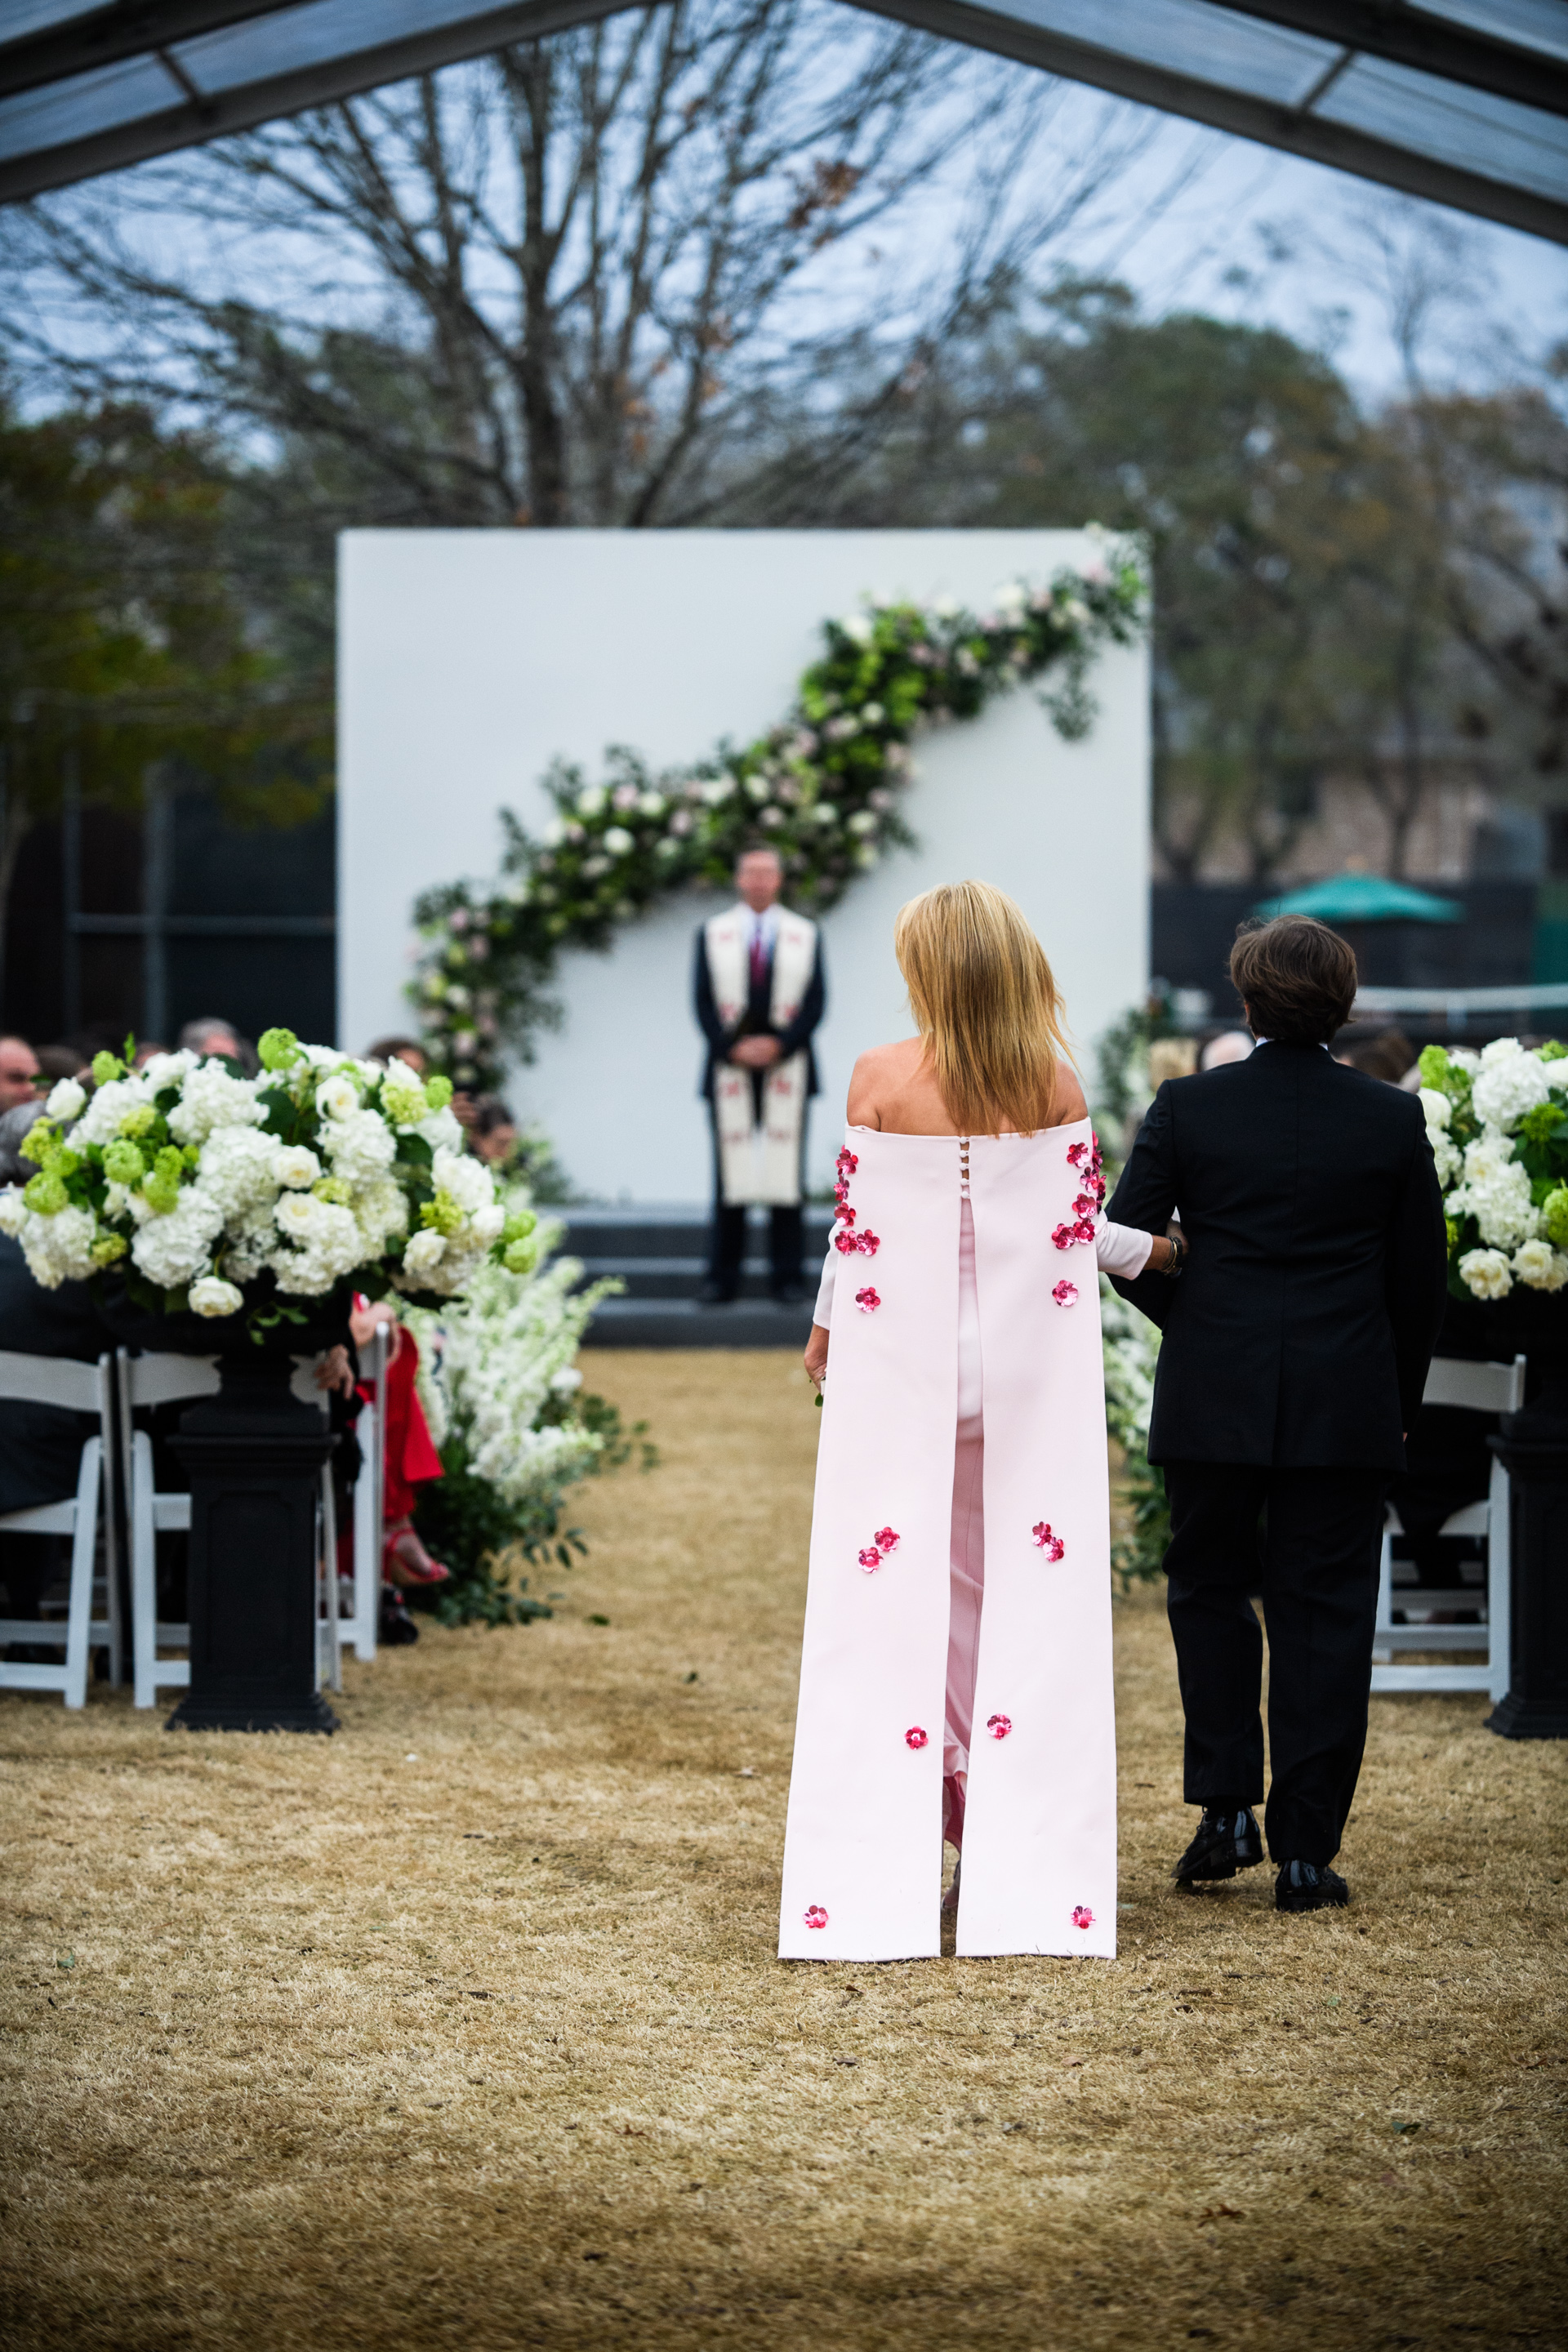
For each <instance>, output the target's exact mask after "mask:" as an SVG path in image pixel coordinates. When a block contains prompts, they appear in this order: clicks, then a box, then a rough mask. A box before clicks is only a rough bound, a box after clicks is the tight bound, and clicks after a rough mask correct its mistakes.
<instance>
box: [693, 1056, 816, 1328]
mask: <svg viewBox="0 0 1568 2352" xmlns="http://www.w3.org/2000/svg"><path fill="white" fill-rule="evenodd" d="M756 1092H757V1095H758V1097H761V1094H762V1087H761V1084H760V1083H758V1084H757V1085H756ZM709 1113H710V1120H711V1125H712V1129H713V1227H712V1236H711V1240H710V1246H709V1254H708V1278H709V1280H710V1282H712V1283H713V1284H714V1285H715V1286H717V1287H718V1288H719V1289H720V1290H721V1291H722V1292H723V1293H724V1295H725V1297H728V1298H733V1297H735V1296H736V1294H737V1292H738V1291H739V1290H740V1287H741V1269H742V1265H743V1263H744V1260H745V1255H746V1211H745V1210H744V1209H743V1208H731V1206H730V1204H729V1203H728V1202H726V1200H725V1198H724V1177H723V1171H722V1168H721V1162H720V1153H719V1121H718V1118H717V1115H716V1114H715V1113H714V1110H713V1105H712V1103H711V1102H710V1104H709ZM758 1116H759V1118H760V1117H761V1105H760V1100H759V1106H758ZM800 1150H801V1160H802V1163H803V1165H804V1162H805V1120H804V1119H803V1120H802V1121H801V1136H800ZM769 1214H770V1217H771V1219H772V1230H771V1233H770V1235H769V1240H770V1244H771V1251H770V1265H769V1269H768V1272H769V1279H770V1281H771V1283H772V1286H773V1290H774V1291H775V1292H777V1291H780V1290H795V1289H798V1288H799V1286H800V1281H801V1253H802V1251H803V1249H804V1248H805V1216H804V1212H803V1211H802V1209H801V1207H800V1205H799V1203H798V1202H797V1203H796V1204H795V1207H794V1208H782V1209H773V1210H771V1211H770V1212H769Z"/></svg>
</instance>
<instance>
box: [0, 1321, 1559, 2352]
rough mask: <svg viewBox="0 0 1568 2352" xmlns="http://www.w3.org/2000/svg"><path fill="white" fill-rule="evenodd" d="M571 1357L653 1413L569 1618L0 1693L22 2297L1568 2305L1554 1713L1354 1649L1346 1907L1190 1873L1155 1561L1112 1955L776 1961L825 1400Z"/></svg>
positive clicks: (652, 2327) (113, 2326)
mask: <svg viewBox="0 0 1568 2352" xmlns="http://www.w3.org/2000/svg"><path fill="white" fill-rule="evenodd" d="M593 1377H594V1379H595V1383H596V1384H597V1385H599V1386H601V1387H603V1388H604V1389H605V1390H607V1391H609V1393H610V1394H612V1395H614V1396H616V1398H618V1399H619V1400H620V1401H621V1402H623V1403H624V1404H625V1405H626V1407H627V1408H628V1409H629V1410H631V1411H632V1412H636V1413H637V1414H642V1413H647V1415H649V1417H650V1418H651V1419H652V1420H653V1422H654V1423H655V1427H656V1431H657V1434H658V1438H659V1441H660V1443H661V1444H662V1445H663V1447H664V1449H665V1455H666V1466H665V1467H664V1468H663V1469H662V1470H660V1471H659V1472H658V1473H657V1474H655V1475H653V1476H652V1477H649V1478H646V1479H645V1478H637V1477H633V1476H625V1477H622V1478H621V1479H619V1480H617V1481H615V1482H606V1483H605V1485H604V1486H601V1487H598V1488H595V1489H590V1490H589V1491H588V1493H587V1494H586V1495H585V1496H584V1502H583V1509H582V1514H581V1515H582V1517H584V1520H585V1522H586V1524H587V1525H588V1527H589V1528H590V1530H591V1533H592V1536H593V1539H594V1552H593V1558H592V1560H591V1562H590V1564H589V1565H588V1566H587V1567H585V1568H584V1569H583V1570H580V1571H579V1572H578V1573H577V1575H576V1576H575V1577H574V1579H573V1580H572V1584H573V1591H572V1595H571V1599H570V1601H569V1602H568V1603H567V1604H566V1605H565V1608H564V1610H563V1614H562V1615H561V1616H560V1617H559V1618H558V1619H557V1620H556V1621H555V1622H553V1623H550V1624H541V1625H536V1626H534V1627H532V1628H531V1629H527V1630H519V1631H516V1632H510V1633H498V1634H487V1633H482V1632H471V1633H440V1632H438V1631H433V1632H427V1633H426V1636H425V1639H424V1641H423V1642H422V1643H420V1645H419V1647H418V1648H417V1649H416V1650H413V1651H405V1652H400V1653H394V1654H388V1655H384V1656H383V1657H382V1658H381V1659H380V1660H379V1661H378V1662H377V1664H375V1666H374V1668H372V1669H369V1670H364V1671H359V1670H355V1669H353V1667H351V1669H350V1683H351V1687H350V1689H349V1692H348V1694H347V1696H346V1699H345V1701H344V1703H343V1706H342V1714H343V1717H344V1723H345V1729H344V1731H343V1733H342V1736H341V1737H340V1738H337V1739H335V1740H333V1741H332V1742H331V1743H330V1744H328V1743H326V1742H321V1741H316V1740H309V1739H299V1738H234V1737H228V1738H225V1737H222V1736H212V1737H190V1736H184V1735H174V1734H167V1733H165V1732H163V1730H162V1729H161V1728H159V1727H157V1726H158V1723H159V1721H161V1717H160V1718H154V1719H153V1720H151V1721H150V1720H149V1719H147V1718H145V1717H143V1718H140V1719H139V1718H137V1717H134V1716H133V1715H132V1712H131V1710H130V1709H129V1707H128V1706H125V1705H123V1704H121V1703H120V1702H119V1701H117V1700H111V1699H110V1698H109V1697H108V1696H105V1695H104V1694H103V1693H101V1692H100V1693H98V1694H96V1695H95V1696H94V1697H93V1699H92V1703H91V1704H90V1706H89V1708H88V1710H87V1713H86V1715H85V1717H75V1718H74V1719H73V1718H71V1717H67V1716H66V1715H65V1714H64V1713H63V1711H62V1710H61V1709H60V1707H59V1706H58V1702H53V1701H47V1700H42V1699H36V1698H28V1697H19V1696H8V1697H6V1698H5V1700H4V1701H3V1702H0V1754H3V1756H4V1771H5V1790H6V1796H5V1828H6V1843H7V1846H8V1852H7V1854H6V1864H5V1878H4V1895H5V1910H6V1915H7V1931H8V1932H7V1952H8V1958H9V1962H10V1965H9V1968H8V1969H7V1972H6V1976H7V1981H6V1983H5V1990H4V1996H3V2004H0V2005H3V2010H4V2023H5V2041H4V2043H3V2045H0V2047H3V2049H4V2053H5V2082H4V2096H5V2104H6V2107H7V2110H8V2115H7V2117H6V2119H5V2124H4V2126H3V2128H4V2130H5V2147H6V2150H7V2154H6V2156H5V2186H4V2195H5V2209H6V2210H5V2229H4V2238H5V2248H6V2252H5V2280H6V2284H5V2307H6V2311H7V2314H8V2318H7V2325H6V2331H5V2340H6V2342H7V2344H8V2346H9V2347H12V2352H31V2347H40V2346H49V2347H54V2346H63V2345H66V2344H69V2345H71V2346H73V2347H100V2346H116V2347H119V2346H125V2347H137V2352H144V2347H146V2348H147V2352H151V2347H159V2352H162V2347H176V2346H180V2347H183V2346H192V2347H223V2352H230V2347H247V2352H248V2347H296V2346H298V2347H311V2352H337V2347H347V2346H367V2347H369V2346H374V2347H416V2346H417V2347H426V2346H442V2345H447V2344H450V2345H453V2346H458V2345H461V2346H465V2347H480V2352H488V2347H502V2346H511V2345H518V2346H533V2345H541V2346H551V2347H574V2346H584V2347H587V2346H598V2345H604V2344H611V2345H627V2346H633V2347H641V2346H647V2347H684V2346H745V2347H752V2346H763V2345H767V2346H772V2345H782V2346H785V2347H792V2348H793V2347H797V2346H799V2347H806V2346H810V2347H814V2352H823V2347H827V2352H837V2347H843V2352H870V2347H884V2346H887V2347H900V2352H903V2347H911V2352H912V2347H921V2352H927V2347H932V2348H933V2352H943V2347H959V2346H964V2347H970V2346H979V2347H986V2352H994V2347H1003V2348H1004V2352H1011V2347H1019V2352H1024V2347H1028V2352H1041V2347H1050V2352H1055V2347H1058V2346H1061V2347H1067V2346H1071V2347H1090V2352H1093V2347H1124V2346H1136V2347H1164V2346H1167V2345H1170V2346H1176V2345H1180V2346H1185V2345H1186V2344H1187V2343H1188V2342H1189V2341H1190V2340H1193V2339H1196V2340H1199V2341H1206V2342H1208V2343H1211V2344H1214V2345H1216V2346H1253V2345H1257V2346H1264V2345H1268V2347H1309V2346H1310V2347H1314V2352H1315V2347H1324V2346H1334V2347H1338V2346H1358V2347H1359V2346H1363V2345H1367V2346H1381V2345H1421V2346H1432V2347H1449V2346H1453V2345H1458V2344H1461V2343H1463V2342H1464V2341H1465V2340H1466V2339H1472V2340H1476V2339H1493V2340H1496V2339H1501V2340H1502V2341H1503V2342H1505V2343H1516V2342H1517V2343H1529V2344H1535V2345H1539V2346H1542V2347H1547V2346H1551V2347H1556V2346H1561V2345H1562V2344H1563V2343H1564V2342H1565V2341H1568V2291H1565V2285H1564V2263H1563V2246H1562V2215H1563V2205H1564V2196H1563V2182H1564V2163H1563V2103H1564V2086H1565V2084H1568V2067H1565V2065H1564V2050H1565V2042H1564V2035H1563V2020H1562V2013H1561V2007H1560V2002H1561V1995H1562V1984H1563V1979H1562V1949H1563V1916H1564V1907H1565V1898H1564V1892H1563V1875H1564V1867H1563V1858H1562V1843H1561V1833H1562V1830H1563V1773H1564V1761H1565V1759H1564V1753H1563V1749H1562V1748H1558V1747H1555V1746H1550V1745H1544V1744H1543V1745H1541V1746H1534V1745H1527V1746H1513V1745H1510V1744H1508V1743H1505V1742H1503V1741H1501V1740H1499V1739H1495V1738H1492V1737H1491V1736H1490V1735H1489V1734H1488V1733H1486V1732H1484V1731H1483V1730H1482V1729H1481V1727H1480V1726H1481V1717H1482V1715H1483V1714H1484V1712H1485V1706H1484V1702H1481V1701H1479V1700H1472V1699H1469V1698H1455V1699H1442V1698H1427V1699H1416V1700H1412V1699H1403V1700H1379V1701H1376V1702H1374V1706H1373V1740H1372V1748H1371V1753H1370V1756H1369V1759H1368V1767H1367V1771H1366V1776H1365V1779H1364V1780H1363V1801H1362V1802H1361V1805H1360V1807H1359V1809H1358V1811H1357V1814H1356V1817H1355V1820H1354V1821H1353V1822H1352V1831H1351V1836H1350V1841H1349V1844H1348V1846H1347V1849H1346V1855H1345V1868H1346V1870H1347V1873H1348V1874H1349V1876H1350V1878H1351V1881H1352V1888H1353V1890H1354V1894H1355V1898H1356V1900H1355V1905H1354V1907H1353V1908H1352V1910H1351V1911H1350V1912H1349V1913H1348V1914H1347V1915H1343V1916H1317V1917H1313V1918H1308V1919H1295V1920H1292V1919H1283V1918H1280V1917H1279V1916H1276V1914H1275V1913H1274V1912H1273V1911H1272V1910H1271V1909H1270V1908H1269V1896H1270V1892H1271V1887H1270V1882H1269V1880H1268V1876H1267V1875H1266V1874H1264V1873H1261V1872H1260V1873H1255V1874H1252V1875H1251V1876H1250V1877H1249V1878H1247V1879H1246V1880H1244V1881H1242V1882H1240V1883H1239V1884H1238V1885H1237V1886H1236V1887H1235V1888H1234V1889H1229V1890H1226V1891H1224V1892H1221V1893H1218V1894H1216V1895H1213V1896H1211V1897H1206V1898H1200V1899H1195V1900H1194V1899H1191V1898H1178V1897H1177V1896H1176V1895H1174V1894H1173V1892H1172V1891H1171V1890H1170V1889H1169V1887H1168V1885H1167V1883H1166V1880H1165V1873H1166V1871H1167V1869H1168V1867H1169V1864H1170V1862H1171V1859H1172V1858H1173V1854H1174V1853H1176V1851H1177V1850H1178V1849H1179V1847H1180V1845H1181V1844H1182V1843H1183V1840H1184V1833H1185V1831H1186V1828H1187V1824H1188V1820H1189V1817H1188V1816H1187V1815H1186V1813H1185V1812H1184V1809H1183V1808H1182V1806H1181V1804H1180V1802H1179V1801H1178V1779H1177V1768H1178V1736H1177V1709H1176V1701H1175V1690H1174V1678H1173V1672H1172V1666H1171V1658H1170V1648H1169V1642H1168V1637H1167V1635H1166V1633H1165V1629H1164V1624H1163V1618H1162V1616H1161V1614H1160V1613H1159V1610H1158V1606H1157V1602H1156V1601H1155V1600H1154V1598H1153V1596H1144V1597H1142V1598H1140V1599H1137V1600H1134V1601H1131V1602H1129V1603H1127V1604H1125V1605H1124V1606H1122V1607H1121V1609H1120V1610H1119V1642H1120V1658H1121V1767H1122V1776H1123V1777H1122V1791H1123V1795H1122V1805H1123V1811H1122V1822H1123V1837H1124V1844H1123V1885H1122V1898H1123V1910H1122V1916H1121V1927H1122V1932H1123V1938H1124V1941H1123V1950H1122V1957H1121V1959H1120V1960H1118V1961H1116V1962H1115V1963H1114V1964H1107V1963H1105V1962H1093V1961H1079V1962H1066V1961H1058V1960H1022V1959H1020V1960H994V1961H984V1960H966V1961H963V1962H959V1961H954V1960H951V1959H948V1960H941V1961H929V1962H924V1963H919V1964H914V1965H909V1966H891V1967H884V1968H871V1967H823V1966H815V1967H814V1966H811V1965H809V1964H801V1965H796V1966H793V1967H787V1968H786V1967H781V1966H780V1965H779V1964H778V1962H777V1961H776V1960H774V1959H773V1956H772V1954H773V1931H774V1886H775V1872H776V1867H777V1862H778V1855H779V1848H780V1842H781V1834H782V1827H783V1819H784V1791H785V1782H786V1776H787V1770H788V1759H789V1739H790V1731H791V1721H792V1713H793V1705H794V1685H795V1653H796V1643H797V1640H798V1625H799V1616H800V1608H801V1597H802V1585H803V1575H804V1568H803V1562H804V1552H805V1526H806V1517H807V1512H808V1508H809V1477H810V1465H811V1454H812V1448H813V1444H814V1442H815V1435H816V1429H815V1423H816V1416H815V1414H814V1413H813V1412H811V1410H810V1407H809V1403H808V1402H807V1400H806V1397H805V1388H804V1383H803V1382H802V1381H801V1380H800V1377H799V1374H798V1372H797V1371H796V1370H795V1367H794V1366H793V1364H792V1363H791V1362H789V1361H788V1360H785V1359H783V1358H781V1357H777V1356H771V1355H764V1356H752V1357H746V1356H734V1355H700V1356H699V1355H691V1356H668V1355H659V1356H654V1355H649V1356H640V1357H639V1356H629V1355H616V1356H601V1357H599V1358H598V1359H597V1360H596V1361H595V1365H594V1373H593ZM592 1612H599V1613H602V1614H604V1615H605V1616H607V1617H608V1618H609V1619H610V1623H609V1624H608V1626H595V1625H592V1624H590V1623H588V1622H586V1619H587V1617H588V1615H589V1614H590V1613H592ZM691 1675H696V1677H697V1679H696V1680H695V1681H692V1680H690V1679H689V1677H690V1676H691ZM411 1752H412V1753H411ZM748 1774H750V1775H752V1776H754V1777H751V1778H748V1777H746V1776H747V1775H748ZM68 1958H74V1966H71V1967H67V1966H66V1965H64V1964H65V1962H66V1961H67V1959H68ZM1400 2126H1404V2127H1405V2128H1400Z"/></svg>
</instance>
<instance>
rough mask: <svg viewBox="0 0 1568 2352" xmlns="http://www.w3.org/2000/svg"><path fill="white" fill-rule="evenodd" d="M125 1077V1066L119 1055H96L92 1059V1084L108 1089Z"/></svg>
mask: <svg viewBox="0 0 1568 2352" xmlns="http://www.w3.org/2000/svg"><path fill="white" fill-rule="evenodd" d="M123 1076H125V1065H124V1063H123V1062H122V1061H121V1058H120V1056H119V1055H118V1054H95V1055H93V1057H92V1083H93V1085H94V1086H95V1087H107V1086H109V1085H110V1084H111V1083H112V1082H113V1080H114V1079H116V1078H122V1077H123Z"/></svg>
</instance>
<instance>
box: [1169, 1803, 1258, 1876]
mask: <svg viewBox="0 0 1568 2352" xmlns="http://www.w3.org/2000/svg"><path fill="white" fill-rule="evenodd" d="M1262 1859H1263V1838H1262V1835H1261V1833H1260V1832H1259V1830H1258V1823H1257V1822H1256V1821H1255V1820H1254V1818H1253V1813H1252V1808H1251V1806H1250V1805H1226V1807H1225V1808H1224V1810H1223V1811H1222V1810H1221V1809H1220V1807H1218V1806H1217V1805H1205V1807H1204V1817H1203V1820H1202V1821H1201V1822H1199V1823H1198V1833H1197V1835H1196V1837H1195V1838H1194V1840H1193V1842H1192V1843H1191V1845H1190V1846H1189V1847H1188V1848H1187V1850H1186V1852H1185V1853H1184V1855H1183V1856H1182V1858H1181V1860H1180V1862H1179V1863H1177V1864H1176V1867H1175V1869H1174V1871H1173V1873H1172V1876H1173V1878H1174V1879H1175V1882H1176V1884H1177V1885H1178V1886H1194V1885H1197V1884H1198V1883H1199V1882H1200V1881H1201V1880H1207V1879H1211V1878H1234V1877H1235V1876H1236V1874H1237V1871H1238V1870H1251V1869H1252V1868H1254V1866H1255V1865H1256V1864H1258V1863H1260V1862H1261V1861H1262Z"/></svg>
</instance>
